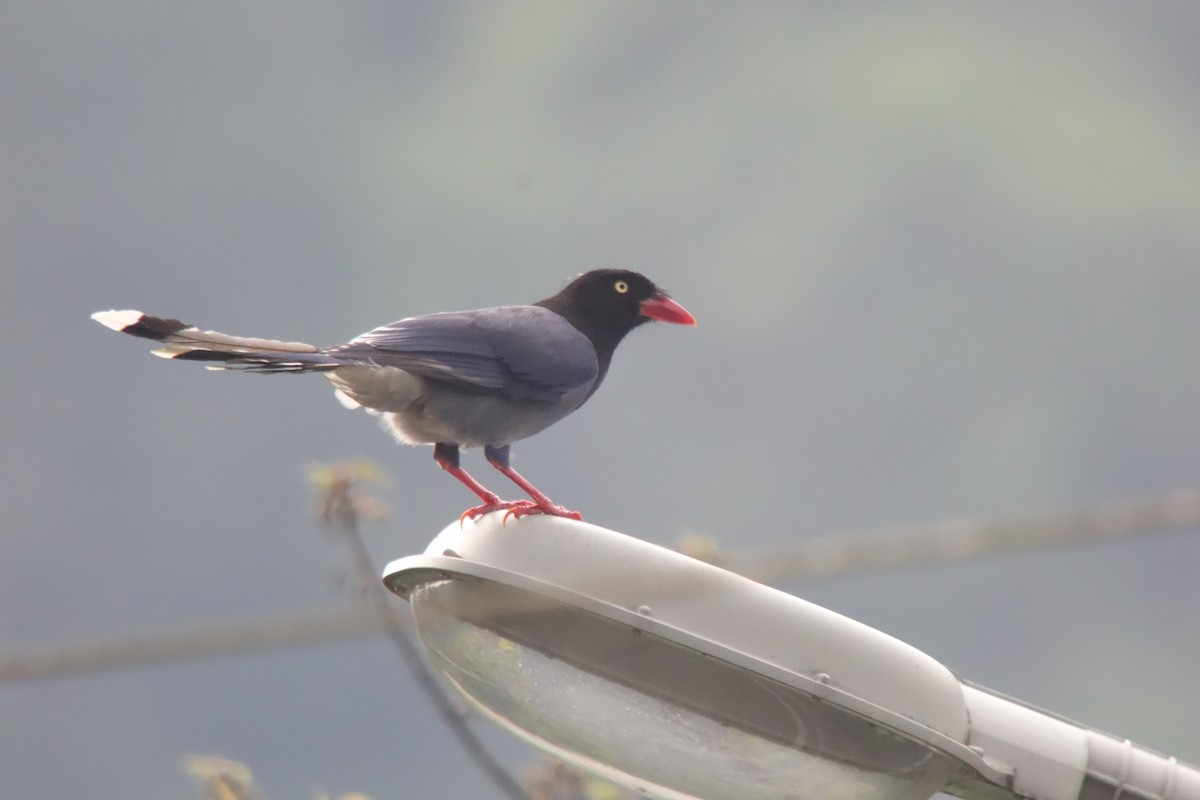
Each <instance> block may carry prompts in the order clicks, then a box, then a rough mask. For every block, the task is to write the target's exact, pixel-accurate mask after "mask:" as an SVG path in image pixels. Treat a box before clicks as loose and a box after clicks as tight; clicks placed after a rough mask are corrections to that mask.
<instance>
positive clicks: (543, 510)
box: [500, 501, 583, 525]
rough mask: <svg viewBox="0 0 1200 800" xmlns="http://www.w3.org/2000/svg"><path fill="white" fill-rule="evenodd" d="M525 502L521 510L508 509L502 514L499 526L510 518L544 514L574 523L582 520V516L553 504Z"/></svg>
mask: <svg viewBox="0 0 1200 800" xmlns="http://www.w3.org/2000/svg"><path fill="white" fill-rule="evenodd" d="M525 502H526V505H525V506H524V507H523V508H510V509H509V510H508V511H507V512H506V513H505V514H504V519H502V520H501V521H500V524H501V525H506V524H507V523H508V518H509V517H512V518H513V519H520V518H521V517H527V516H529V515H530V514H546V515H548V516H551V517H566V518H567V519H573V520H576V521H579V520H582V519H583V514H580V513H579V512H578V511H570V510H568V509H565V508H563V507H562V506H556V505H554V504H553V503H551V504H550V505H548V506H539V505H538V504H537V503H529V502H528V501H525Z"/></svg>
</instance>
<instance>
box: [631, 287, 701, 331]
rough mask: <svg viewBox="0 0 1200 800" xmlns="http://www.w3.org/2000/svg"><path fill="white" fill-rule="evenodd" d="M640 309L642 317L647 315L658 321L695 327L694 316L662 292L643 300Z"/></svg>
mask: <svg viewBox="0 0 1200 800" xmlns="http://www.w3.org/2000/svg"><path fill="white" fill-rule="evenodd" d="M640 311H641V314H642V316H643V317H649V318H650V319H653V320H658V321H659V322H672V323H674V324H676V325H691V326H692V327H693V328H694V327H696V318H695V317H693V316H692V315H691V312H689V311H688V310H687V309H686V308H684V307H683V306H681V305H679V303H676V302H675V301H674V300H672V299H671V298H669V297H667V296H666V295H665V294H662V293H659V294H656V295H654V296H653V297H651V298H650V299H649V300H643V301H642V305H641V309H640Z"/></svg>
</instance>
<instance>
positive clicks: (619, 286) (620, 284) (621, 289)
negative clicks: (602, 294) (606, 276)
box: [613, 281, 629, 294]
mask: <svg viewBox="0 0 1200 800" xmlns="http://www.w3.org/2000/svg"><path fill="white" fill-rule="evenodd" d="M613 288H614V289H616V290H617V294H625V293H626V292H628V291H629V284H628V283H626V282H625V281H617V282H616V283H614V284H613Z"/></svg>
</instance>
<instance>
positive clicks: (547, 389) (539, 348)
mask: <svg viewBox="0 0 1200 800" xmlns="http://www.w3.org/2000/svg"><path fill="white" fill-rule="evenodd" d="M328 352H329V354H330V355H333V356H335V357H338V358H345V359H346V360H347V361H350V362H358V363H370V364H374V365H376V366H381V367H397V368H399V369H402V370H405V371H406V372H411V373H413V374H416V375H421V376H423V377H426V378H431V379H435V380H439V381H442V382H445V383H450V384H455V385H459V386H462V387H463V388H468V389H473V390H476V391H483V392H494V393H497V394H502V395H504V396H507V397H511V398H513V399H533V400H544V401H547V402H556V401H558V400H560V399H561V398H562V396H563V395H565V394H567V393H569V392H573V391H576V390H579V389H582V388H585V387H588V386H589V385H590V384H592V383H594V382H595V380H596V375H597V372H598V370H599V366H598V363H597V360H596V351H595V348H594V347H593V346H592V343H591V341H590V340H589V339H588V338H587V337H586V336H584V335H583V334H582V333H580V332H579V330H578V329H577V328H575V326H573V325H571V323H569V322H567V321H566V320H565V319H563V318H562V317H561V316H559V315H558V314H556V313H554V312H553V311H550V310H548V309H545V308H542V307H540V306H502V307H499V308H487V309H481V310H479V311H451V312H446V313H442V314H429V315H427V316H423V317H412V318H410V319H402V320H399V321H398V322H393V323H392V324H390V325H384V326H383V327H381V328H376V329H374V330H372V331H368V332H367V333H364V334H363V335H362V336H359V337H357V338H356V339H353V340H352V341H350V342H348V343H346V344H344V345H341V346H340V347H335V348H332V349H330V350H329V351H328Z"/></svg>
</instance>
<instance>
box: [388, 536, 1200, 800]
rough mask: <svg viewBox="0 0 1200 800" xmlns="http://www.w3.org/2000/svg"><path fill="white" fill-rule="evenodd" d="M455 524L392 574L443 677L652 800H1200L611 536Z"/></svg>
mask: <svg viewBox="0 0 1200 800" xmlns="http://www.w3.org/2000/svg"><path fill="white" fill-rule="evenodd" d="M500 516H501V515H499V514H491V515H488V516H486V517H484V518H482V519H481V520H479V521H478V522H476V523H471V522H467V523H466V524H465V525H464V526H462V527H460V526H459V525H458V524H457V523H454V524H452V525H451V526H449V527H447V528H446V529H445V530H444V531H442V533H441V534H439V535H438V536H437V537H436V538H435V539H434V540H433V542H432V543H430V545H429V547H428V548H427V549H426V551H425V554H423V555H419V556H409V557H407V558H401V559H399V560H397V561H393V562H392V563H391V564H389V565H388V567H387V569H386V570H385V573H384V582H385V584H386V585H387V587H388V588H389V589H391V590H392V591H393V592H395V593H396V594H398V595H400V596H401V597H404V598H405V599H407V600H408V601H409V603H410V604H411V608H412V613H413V617H414V619H415V621H416V627H417V631H418V634H419V636H420V638H421V642H422V644H423V646H424V648H425V651H426V655H427V657H428V658H429V661H430V663H431V664H432V665H433V667H434V669H435V670H436V671H437V672H438V673H439V674H440V675H441V677H442V678H443V680H445V681H446V683H448V684H449V685H450V686H451V687H452V688H453V689H455V690H456V691H457V692H458V693H459V694H461V695H462V696H463V697H464V698H465V699H466V700H467V701H468V702H469V703H470V704H471V705H472V706H474V707H475V708H476V709H478V710H479V711H480V712H481V713H482V714H484V715H485V716H487V717H489V718H490V719H492V720H493V721H495V722H496V723H498V724H499V725H501V726H502V727H504V728H505V729H507V730H509V731H511V732H512V733H514V734H516V735H517V736H519V737H521V738H523V739H525V740H526V741H528V742H530V743H532V744H534V745H535V746H537V747H539V748H541V749H543V750H545V751H547V752H549V753H551V754H552V755H554V756H556V757H558V758H561V759H562V760H564V761H567V762H569V763H572V764H575V765H577V766H579V767H581V768H583V769H585V770H589V771H591V772H594V773H597V774H599V775H602V776H604V777H606V778H608V779H609V780H612V781H615V782H617V783H620V784H622V785H625V786H628V787H630V788H632V789H634V790H635V791H639V792H641V793H643V794H646V795H648V796H650V797H655V798H672V799H675V798H678V799H680V800H682V799H683V798H706V799H707V800H716V799H717V798H737V799H738V800H753V799H754V798H764V799H765V798H830V799H831V800H843V799H845V800H850V799H851V798H853V800H885V798H886V799H891V798H895V800H921V799H922V798H926V797H929V796H930V795H931V794H933V793H935V792H938V791H943V792H947V793H949V794H953V795H957V796H959V797H963V798H967V800H993V799H996V800H998V799H1000V798H1029V800H1075V799H1076V798H1078V800H1106V799H1108V798H1112V800H1120V798H1137V799H1139V800H1200V770H1197V769H1196V768H1195V767H1192V766H1188V765H1186V764H1183V763H1180V762H1178V761H1177V760H1176V759H1174V758H1168V757H1165V756H1162V755H1159V754H1157V753H1154V752H1151V751H1149V750H1146V749H1144V748H1141V747H1137V746H1135V745H1133V744H1131V743H1130V742H1129V741H1128V740H1125V739H1120V738H1117V737H1113V736H1110V735H1108V734H1104V733H1101V732H1099V731H1095V730H1092V729H1090V728H1087V727H1085V726H1083V725H1079V724H1077V723H1075V722H1071V721H1069V720H1066V719H1063V718H1061V717H1058V716H1056V715H1053V714H1049V713H1047V712H1044V711H1041V710H1038V709H1036V708H1033V707H1031V706H1029V705H1027V704H1024V703H1022V702H1020V701H1018V700H1013V699H1011V698H1007V697H1004V696H1002V695H1000V694H998V693H996V692H993V691H991V690H988V689H985V688H983V687H981V686H976V685H974V684H971V683H969V682H966V681H962V680H960V679H959V678H958V677H956V676H955V675H954V674H953V673H952V672H950V670H948V669H946V667H944V666H942V665H941V664H940V663H938V662H937V661H936V660H934V659H933V658H931V657H929V656H927V655H925V654H924V653H922V652H920V651H918V650H916V649H915V648H913V647H910V646H909V645H907V644H904V643H903V642H900V641H899V640H897V639H894V638H892V637H890V636H888V635H886V634H884V633H881V632H879V631H876V630H874V629H872V628H869V627H867V626H866V625H863V624H861V623H858V622H855V621H854V620H851V619H848V618H846V617H843V616H841V615H839V614H836V613H834V612H832V611H829V610H827V609H824V608H821V607H820V606H816V605H814V604H812V603H808V602H806V601H804V600H801V599H799V598H797V597H794V596H792V595H789V594H786V593H784V592H780V591H778V590H775V589H772V588H770V587H767V586H764V585H762V584H759V583H756V582H754V581H752V580H749V579H747V578H744V577H742V576H740V575H736V574H734V573H731V572H728V571H725V570H723V569H720V568H718V567H715V566H712V565H710V564H706V563H703V562H700V561H696V560H694V559H691V558H689V557H687V556H684V555H681V554H679V553H676V552H675V551H672V550H668V549H666V548H662V547H658V546H656V545H652V544H649V543H647V542H643V541H641V540H639V539H635V538H632V537H629V536H625V535H623V534H620V533H617V532H615V531H610V530H606V529H604V528H599V527H596V526H594V525H589V524H586V523H581V522H574V521H571V520H565V519H561V518H554V517H526V518H524V519H521V520H517V521H512V522H510V523H509V524H508V525H507V526H504V525H501V523H500Z"/></svg>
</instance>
